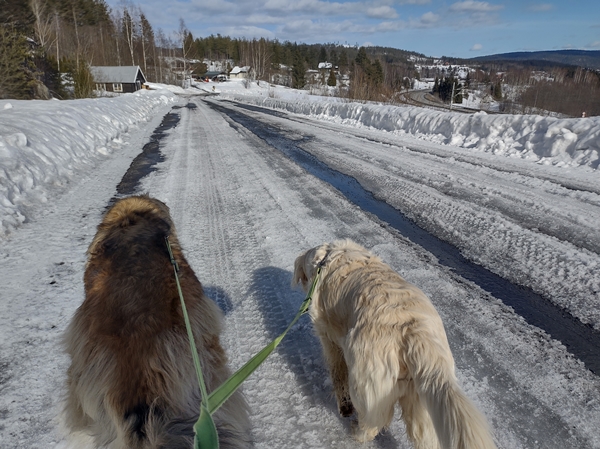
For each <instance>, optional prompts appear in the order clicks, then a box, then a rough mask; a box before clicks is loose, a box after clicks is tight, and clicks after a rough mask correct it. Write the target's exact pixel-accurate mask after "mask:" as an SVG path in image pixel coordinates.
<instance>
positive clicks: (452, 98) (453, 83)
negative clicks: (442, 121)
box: [450, 81, 456, 110]
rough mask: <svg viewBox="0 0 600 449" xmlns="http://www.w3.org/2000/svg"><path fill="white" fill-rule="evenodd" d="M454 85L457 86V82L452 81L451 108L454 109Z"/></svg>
mask: <svg viewBox="0 0 600 449" xmlns="http://www.w3.org/2000/svg"><path fill="white" fill-rule="evenodd" d="M454 86H456V83H455V82H454V81H452V96H451V97H450V110H452V102H453V101H454Z"/></svg>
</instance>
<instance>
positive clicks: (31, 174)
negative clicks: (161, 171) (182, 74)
mask: <svg viewBox="0 0 600 449" xmlns="http://www.w3.org/2000/svg"><path fill="white" fill-rule="evenodd" d="M175 99H176V97H175V95H174V94H173V93H172V92H169V91H167V90H160V91H146V90H143V91H139V92H137V93H135V94H127V95H122V96H119V97H113V98H97V99H85V100H73V101H58V100H55V101H41V100H39V101H37V100H33V101H22V100H21V101H18V100H15V101H12V100H9V101H7V100H3V101H0V236H3V235H6V233H7V232H8V231H9V230H10V229H11V228H14V227H16V226H18V225H19V224H20V223H22V222H24V221H25V220H26V219H27V213H28V212H27V211H28V208H29V207H30V206H32V205H34V204H39V203H45V202H46V201H47V191H48V190H49V189H53V188H57V187H61V186H63V185H65V184H66V183H68V182H69V181H70V180H71V179H73V178H74V177H75V176H76V175H77V172H80V171H82V170H89V169H90V168H92V167H93V166H94V165H95V163H96V162H97V161H98V160H99V159H101V158H102V157H105V156H106V155H108V154H110V153H111V152H112V151H113V149H112V147H111V145H110V143H111V142H112V141H113V140H114V139H118V138H119V136H120V134H121V133H123V132H126V131H127V130H128V129H129V128H130V127H131V126H135V125H136V124H137V123H139V122H145V121H148V120H149V119H150V118H151V117H152V116H153V114H155V112H156V110H157V108H159V107H161V106H164V105H167V104H169V103H171V102H173V101H175Z"/></svg>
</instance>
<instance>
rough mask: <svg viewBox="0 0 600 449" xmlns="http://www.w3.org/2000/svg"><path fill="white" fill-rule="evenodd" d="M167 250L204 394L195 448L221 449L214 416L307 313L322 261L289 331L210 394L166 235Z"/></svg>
mask: <svg viewBox="0 0 600 449" xmlns="http://www.w3.org/2000/svg"><path fill="white" fill-rule="evenodd" d="M165 241H166V244H167V249H168V250H169V257H170V259H171V264H172V265H173V270H174V272H175V281H176V283H177V291H178V292H179V299H180V300H181V308H182V310H183V317H184V320H185V327H186V328H187V333H188V338H189V340H190V348H191V351H192V358H193V360H194V366H195V368H196V375H197V376H198V385H199V386H200V393H201V395H202V402H201V403H200V416H199V417H198V421H196V424H194V434H195V435H194V449H218V447H219V438H218V436H217V428H216V427H215V423H214V421H213V419H212V414H213V413H214V412H216V411H217V410H218V409H219V407H221V405H223V403H224V402H225V401H226V400H227V399H229V397H230V396H231V395H232V394H233V393H234V392H235V391H236V390H237V389H238V388H239V387H240V385H241V384H242V382H244V380H246V379H247V378H248V376H250V374H252V373H253V372H254V371H255V370H256V369H257V368H258V367H259V366H260V365H261V363H263V362H264V361H265V359H266V358H267V357H268V356H269V355H270V354H271V353H272V352H273V350H274V349H275V348H276V347H277V346H278V345H279V343H281V341H282V340H283V338H284V337H285V335H286V334H287V333H288V331H289V330H290V329H291V328H292V326H293V325H294V324H296V321H298V319H299V318H300V317H301V316H302V315H304V314H305V313H306V312H307V311H308V308H309V306H310V302H311V300H312V296H313V294H314V291H315V288H316V287H317V282H318V280H319V277H320V275H321V267H322V263H321V264H319V266H318V267H317V272H316V274H315V277H314V279H313V282H312V285H311V287H310V290H309V291H308V294H307V295H306V298H305V299H304V301H303V302H302V304H301V305H300V309H299V310H298V313H297V314H296V316H295V317H294V319H293V320H292V322H291V323H290V324H289V326H288V327H287V328H286V330H285V331H283V333H282V334H281V335H279V337H277V338H276V339H275V340H273V341H272V342H271V343H269V344H268V345H267V346H265V347H264V348H263V349H262V350H261V351H260V352H259V353H258V354H256V355H255V356H254V357H252V358H251V359H250V360H248V362H246V364H245V365H244V366H242V367H241V368H240V369H239V370H237V371H236V372H235V373H234V374H233V375H232V376H231V377H230V378H229V379H227V380H226V381H225V382H223V383H222V384H221V385H220V386H219V387H218V388H217V389H215V390H214V391H213V392H212V393H211V394H210V395H207V393H206V385H205V384H204V377H203V376H202V369H201V367H200V360H199V358H198V351H197V350H196V344H195V343H194V335H193V334H192V327H191V325H190V319H189V317H188V313H187V308H186V306H185V302H184V300H183V293H182V292H181V285H180V283H179V265H178V264H177V262H176V261H175V258H174V257H173V251H172V250H171V244H170V243H169V238H168V237H165Z"/></svg>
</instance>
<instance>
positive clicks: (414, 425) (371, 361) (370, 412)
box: [292, 240, 496, 449]
mask: <svg viewBox="0 0 600 449" xmlns="http://www.w3.org/2000/svg"><path fill="white" fill-rule="evenodd" d="M320 263H322V264H323V268H322V272H321V279H320V282H319V284H318V285H317V288H316V292H315V294H314V296H313V301H312V304H311V306H310V311H309V312H310V316H311V318H312V321H313V323H314V327H315V330H316V333H317V335H318V337H319V339H320V340H321V344H322V346H323V353H324V356H325V360H326V362H327V365H328V367H329V370H330V374H331V378H332V381H333V387H334V390H335V395H336V398H337V402H338V407H339V411H340V414H341V415H342V416H350V415H352V413H353V411H354V410H355V411H356V414H357V418H358V422H357V423H356V425H355V426H354V428H353V434H354V437H355V438H356V439H357V440H358V441H361V442H364V441H369V440H371V439H373V438H375V436H376V435H377V434H378V433H379V431H380V430H381V429H382V428H384V427H386V426H388V425H389V424H390V422H391V420H392V418H393V414H394V405H395V404H396V403H399V405H400V407H401V409H402V418H403V420H404V422H405V424H406V431H407V434H408V437H409V438H410V439H411V440H412V442H413V443H414V445H415V447H416V448H418V449H438V448H441V449H493V448H495V447H496V446H495V444H494V442H493V439H492V437H491V434H490V431H489V429H488V425H487V423H486V420H485V418H484V417H483V415H482V414H481V413H480V412H479V411H478V410H477V408H476V407H475V406H474V405H473V404H472V402H471V401H469V399H468V398H467V397H466V396H465V394H464V393H463V392H462V390H461V389H460V387H459V386H458V384H457V380H456V377H455V374H454V359H453V357H452V354H451V352H450V347H449V345H448V340H447V338H446V333H445V331H444V326H443V324H442V320H441V318H440V317H439V315H438V313H437V312H436V310H435V308H434V307H433V305H432V303H431V301H430V300H429V298H427V296H426V295H425V294H424V293H423V292H422V291H421V290H419V289H418V288H417V287H415V286H414V285H411V284H410V283H408V282H406V281H405V280H404V279H403V278H402V277H401V276H400V275H398V274H397V273H396V272H394V271H393V270H392V269H391V268H390V267H389V266H388V265H386V264H385V263H383V262H382V261H381V260H380V259H379V258H378V257H376V256H375V255H373V254H371V253H370V252H369V251H367V250H366V249H365V248H363V247H362V246H360V245H358V244H356V243H354V242H352V241H350V240H343V241H335V242H333V243H325V244H323V245H320V246H317V247H315V248H312V249H310V250H308V251H306V252H305V253H304V254H302V255H300V256H299V257H298V258H297V259H296V261H295V266H294V276H293V280H292V283H293V284H294V285H296V284H301V285H302V287H303V288H304V290H305V291H306V290H307V289H308V288H309V287H310V285H311V283H312V279H313V277H314V275H315V273H316V270H317V266H318V265H319V264H320Z"/></svg>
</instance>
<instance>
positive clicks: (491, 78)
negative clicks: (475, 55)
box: [450, 60, 600, 117]
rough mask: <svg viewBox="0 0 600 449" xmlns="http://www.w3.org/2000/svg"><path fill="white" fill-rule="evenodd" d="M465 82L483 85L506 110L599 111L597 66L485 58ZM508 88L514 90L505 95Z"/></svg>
mask: <svg viewBox="0 0 600 449" xmlns="http://www.w3.org/2000/svg"><path fill="white" fill-rule="evenodd" d="M450 61H451V62H453V63H455V64H457V63H460V62H463V63H464V61H461V60H450ZM467 83H475V84H484V85H487V86H488V88H489V92H490V94H491V95H492V96H493V98H494V99H495V100H497V101H500V110H501V111H502V112H506V113H514V114H522V113H542V112H543V111H551V112H557V113H560V114H565V115H569V116H572V117H580V116H581V115H582V114H583V113H585V114H586V115H587V116H592V115H594V116H597V115H600V70H593V69H586V68H583V67H575V66H569V65H566V64H561V63H553V62H549V61H535V60H531V61H485V62H482V63H480V65H479V67H478V68H477V70H475V71H474V72H472V73H470V74H469V80H468V82H467ZM502 86H505V88H503V87H502ZM508 88H510V91H512V92H514V94H512V95H506V93H507V92H508V91H509V89H508ZM503 91H504V93H505V94H503Z"/></svg>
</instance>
